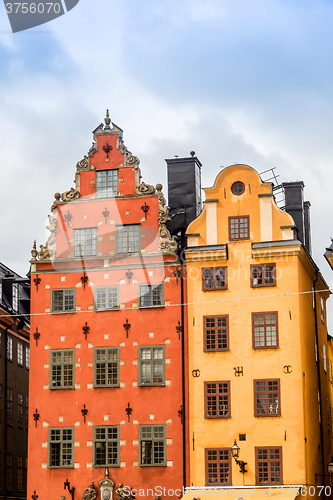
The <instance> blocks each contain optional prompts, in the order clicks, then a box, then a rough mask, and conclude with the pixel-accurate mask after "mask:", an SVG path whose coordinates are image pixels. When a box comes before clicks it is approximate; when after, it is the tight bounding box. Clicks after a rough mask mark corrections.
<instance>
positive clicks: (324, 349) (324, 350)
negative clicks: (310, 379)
mask: <svg viewBox="0 0 333 500" xmlns="http://www.w3.org/2000/svg"><path fill="white" fill-rule="evenodd" d="M323 363H324V372H326V373H327V359H326V345H325V344H323Z"/></svg>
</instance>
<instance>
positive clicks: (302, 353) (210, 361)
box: [186, 165, 333, 486]
mask: <svg viewBox="0 0 333 500" xmlns="http://www.w3.org/2000/svg"><path fill="white" fill-rule="evenodd" d="M236 181H241V182H243V183H244V184H245V193H244V194H242V195H240V196H237V195H234V194H232V193H231V185H232V184H233V183H234V182H236ZM270 187H271V186H270V183H262V182H261V180H260V178H259V176H258V174H257V173H256V171H255V170H254V169H252V168H251V167H249V166H246V165H233V166H231V167H227V168H226V169H224V170H223V171H222V172H221V173H220V174H219V175H218V176H217V179H216V181H215V184H214V186H213V188H208V189H206V190H205V193H206V200H216V199H217V200H218V201H215V202H210V203H206V204H205V208H204V210H203V212H202V213H201V215H200V216H199V217H198V218H197V219H196V220H195V221H193V222H192V223H191V225H190V226H189V228H188V230H187V233H188V234H197V233H199V234H200V235H199V236H192V237H191V236H190V237H189V238H188V246H189V247H190V250H192V251H188V252H187V254H186V258H187V286H188V303H189V306H188V325H189V374H190V376H189V405H190V423H189V432H190V443H191V447H190V482H191V484H193V485H197V486H201V485H205V454H204V450H205V448H220V447H231V446H232V445H233V442H234V439H237V444H238V446H239V447H240V448H241V450H240V459H241V460H244V461H246V462H247V464H248V465H247V470H248V472H247V473H245V474H244V477H243V475H242V474H241V473H240V472H239V466H238V465H237V464H236V463H235V462H234V461H232V484H233V485H242V484H245V485H254V484H255V482H256V481H255V447H256V446H262V447H265V446H282V456H283V483H284V484H305V483H306V470H308V475H309V479H310V480H311V481H310V484H315V483H314V474H315V473H318V474H319V473H321V467H320V459H321V453H320V451H318V443H319V444H320V432H319V422H318V403H317V400H316V397H317V387H318V385H317V368H316V363H315V347H314V344H315V329H314V313H313V308H312V294H311V289H312V282H313V280H314V279H315V272H314V267H313V264H312V263H311V262H310V260H309V258H308V257H307V255H306V253H305V251H304V249H303V248H302V246H301V245H300V244H296V245H295V244H290V245H288V244H287V246H281V245H279V244H278V243H276V244H275V245H273V246H271V247H270V248H260V249H253V248H252V243H254V242H256V243H259V242H264V241H276V242H281V240H286V239H291V240H292V238H293V232H292V230H291V229H288V228H286V229H281V227H280V226H292V225H293V224H294V222H293V219H292V218H291V216H290V215H289V214H287V213H285V212H283V211H282V210H280V209H279V208H278V207H277V206H276V205H275V202H274V200H273V197H272V196H270V192H271V191H270ZM259 195H266V196H259ZM237 215H249V216H250V238H249V239H248V240H243V241H229V234H228V217H229V216H237ZM215 220H216V222H215ZM286 243H287V242H286ZM290 243H292V242H290ZM207 244H208V245H224V244H227V245H228V251H227V254H226V253H225V251H224V250H223V248H219V247H218V246H217V247H216V248H215V249H214V248H213V249H212V248H211V247H210V248H206V249H205V248H197V249H196V248H195V247H197V246H199V247H205V246H206V245H207ZM191 247H192V248H191ZM255 263H276V273H277V284H276V286H265V287H260V288H251V287H250V265H251V264H255ZM214 266H227V267H228V289H227V290H218V291H203V290H202V282H201V270H202V268H204V267H214ZM320 287H326V285H325V284H324V282H323V281H321V283H320ZM320 289H322V288H320ZM300 291H302V292H310V293H307V294H304V295H299V294H298V292H300ZM318 295H321V294H318ZM323 295H325V296H326V298H327V296H328V293H327V292H325V293H324V294H323ZM317 302H320V300H319V297H318V301H317ZM264 311H267V312H268V311H278V332H279V347H278V348H273V349H253V348H252V323H251V321H252V319H251V313H252V312H264ZM222 314H223V315H224V314H228V315H229V342H230V345H229V347H230V350H228V351H224V352H209V353H207V352H204V351H203V317H204V316H209V315H222ZM319 319H320V307H319ZM319 323H320V324H319ZM318 324H319V336H320V339H321V340H320V342H323V341H324V337H325V335H326V325H325V324H324V323H322V322H321V321H319V322H318ZM326 343H327V342H326ZM320 349H321V352H322V346H320ZM332 359H333V357H332ZM327 363H328V361H327ZM286 365H290V366H291V370H292V372H291V373H289V374H286V373H284V371H285V369H284V367H285V366H286ZM234 367H243V376H239V377H236V376H235V372H234ZM197 369H198V370H200V377H197V378H194V377H193V376H192V370H197ZM303 373H305V376H303ZM268 378H275V379H276V378H278V379H280V394H281V416H276V417H273V416H268V417H255V416H254V394H253V392H254V390H253V380H254V379H268ZM304 379H305V380H304ZM219 380H229V381H230V387H231V418H217V419H209V418H204V382H205V381H219ZM322 382H323V383H324V384H325V380H323V381H322ZM326 386H328V384H327V383H326ZM329 386H330V388H332V386H331V385H330V384H329ZM325 404H326V403H325ZM305 415H306V416H305ZM325 418H326V416H325ZM239 434H246V441H245V442H240V441H239V439H238V436H239ZM193 435H194V444H193ZM305 436H306V437H307V444H306V445H305V439H304V438H305ZM329 441H330V440H329ZM193 446H194V450H193ZM305 447H307V452H305ZM306 460H307V461H308V463H307V464H306ZM243 480H244V483H243ZM317 484H318V483H317Z"/></svg>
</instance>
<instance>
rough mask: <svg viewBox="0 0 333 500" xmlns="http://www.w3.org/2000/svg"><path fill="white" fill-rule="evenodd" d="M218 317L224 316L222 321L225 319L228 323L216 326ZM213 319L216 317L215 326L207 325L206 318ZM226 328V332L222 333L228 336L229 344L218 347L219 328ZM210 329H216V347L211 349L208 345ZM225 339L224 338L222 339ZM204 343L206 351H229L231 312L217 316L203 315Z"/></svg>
mask: <svg viewBox="0 0 333 500" xmlns="http://www.w3.org/2000/svg"><path fill="white" fill-rule="evenodd" d="M218 318H222V321H223V320H225V323H226V325H225V326H221V327H219V326H216V323H217V319H218ZM207 319H208V320H209V319H210V320H212V319H215V326H214V327H212V326H210V327H207V326H206V320H207ZM224 328H225V329H226V333H222V335H225V336H226V344H227V346H226V347H220V348H219V347H216V346H217V345H218V339H217V330H218V329H221V330H222V329H224ZM208 330H214V331H215V348H214V349H209V348H208V347H207V331H208ZM222 340H224V339H222ZM210 342H211V339H210ZM203 344H204V352H216V351H218V352H221V351H229V314H219V315H217V316H204V317H203Z"/></svg>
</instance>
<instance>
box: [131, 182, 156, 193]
mask: <svg viewBox="0 0 333 500" xmlns="http://www.w3.org/2000/svg"><path fill="white" fill-rule="evenodd" d="M135 193H136V194H138V195H139V196H145V195H147V194H154V193H155V188H154V186H151V185H150V184H145V183H144V182H141V184H138V185H137V186H135Z"/></svg>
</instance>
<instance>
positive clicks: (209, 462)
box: [205, 448, 231, 486]
mask: <svg viewBox="0 0 333 500" xmlns="http://www.w3.org/2000/svg"><path fill="white" fill-rule="evenodd" d="M205 455H206V485H207V486H209V485H210V484H214V486H217V485H219V484H231V453H230V448H213V449H206V450H205Z"/></svg>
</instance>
